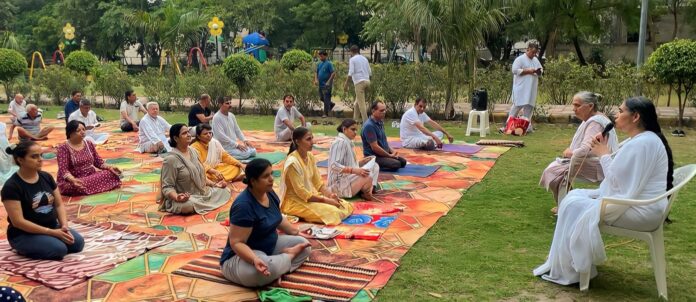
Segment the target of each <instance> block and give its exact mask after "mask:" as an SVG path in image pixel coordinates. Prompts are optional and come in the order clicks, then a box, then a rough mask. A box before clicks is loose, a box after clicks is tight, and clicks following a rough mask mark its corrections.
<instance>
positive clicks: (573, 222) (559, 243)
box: [533, 97, 674, 285]
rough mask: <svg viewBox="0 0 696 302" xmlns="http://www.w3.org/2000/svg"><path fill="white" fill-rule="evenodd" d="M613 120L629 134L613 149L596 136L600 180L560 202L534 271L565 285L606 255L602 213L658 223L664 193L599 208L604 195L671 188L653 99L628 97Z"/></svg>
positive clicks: (623, 223) (619, 220)
mask: <svg viewBox="0 0 696 302" xmlns="http://www.w3.org/2000/svg"><path fill="white" fill-rule="evenodd" d="M615 123H616V128H617V129H619V130H620V131H622V132H624V133H626V134H627V135H628V136H629V139H627V140H626V141H624V142H623V143H622V144H621V146H620V147H619V149H618V151H616V152H615V153H611V152H610V150H609V146H608V143H607V139H606V138H604V137H602V136H601V135H598V136H597V138H595V141H594V142H593V146H592V151H591V152H592V154H594V155H595V156H598V157H599V158H600V163H601V166H602V170H603V171H604V180H603V181H602V184H601V185H600V186H599V189H596V190H587V189H577V190H573V191H570V193H569V194H568V196H566V197H565V198H564V199H563V201H562V202H561V204H560V207H559V211H558V221H557V222H556V230H555V232H554V235H553V241H552V243H551V249H550V251H549V256H548V258H547V260H546V262H545V263H544V264H542V265H541V266H539V267H537V268H536V269H534V271H533V273H534V275H536V276H542V278H543V279H544V280H547V281H550V282H554V283H558V284H561V285H569V284H573V283H577V282H579V281H580V274H581V273H589V274H590V277H594V276H596V275H597V270H596V269H595V265H597V264H601V263H602V262H604V260H605V259H606V254H605V253H604V242H603V241H602V236H601V234H600V231H599V223H600V218H601V220H602V221H603V222H602V223H606V224H609V225H613V226H617V227H622V228H627V229H632V230H636V231H649V230H654V229H655V228H657V227H658V226H659V225H660V224H661V223H662V215H663V213H664V211H665V209H666V207H667V198H664V199H663V200H661V201H659V202H657V203H653V204H650V205H646V206H624V205H609V206H607V207H606V209H605V211H604V212H601V205H602V202H601V200H602V198H604V197H611V198H622V199H651V198H654V197H656V196H659V195H660V194H663V193H664V192H665V191H667V190H669V189H671V188H672V181H673V176H672V173H673V167H674V163H673V161H672V151H671V149H670V147H669V144H667V140H666V139H665V137H664V135H662V131H661V129H660V125H659V124H658V122H657V113H656V111H655V106H654V105H653V104H652V102H651V101H650V100H648V99H646V98H644V97H635V98H629V99H627V100H626V101H624V103H623V104H622V105H621V106H620V107H619V113H618V115H617V117H616V121H615ZM600 215H601V216H600Z"/></svg>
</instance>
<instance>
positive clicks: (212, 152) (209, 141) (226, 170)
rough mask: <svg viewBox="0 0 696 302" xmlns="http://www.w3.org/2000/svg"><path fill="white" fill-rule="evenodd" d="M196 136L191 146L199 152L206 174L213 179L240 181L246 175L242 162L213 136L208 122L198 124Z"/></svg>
mask: <svg viewBox="0 0 696 302" xmlns="http://www.w3.org/2000/svg"><path fill="white" fill-rule="evenodd" d="M194 129H195V133H196V138H195V139H194V140H193V144H191V148H193V150H196V152H197V153H198V154H197V155H198V159H199V160H200V161H201V164H203V169H204V170H205V175H206V176H207V177H208V179H210V180H212V181H220V180H225V181H227V182H235V181H240V180H242V178H243V177H244V173H242V163H240V162H239V161H238V160H236V159H235V158H234V157H232V156H231V155H229V154H227V152H225V149H223V147H222V145H221V144H220V142H218V141H217V139H215V138H213V132H212V131H211V127H210V125H208V124H198V126H196V127H195V128H194Z"/></svg>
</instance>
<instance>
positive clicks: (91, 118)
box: [68, 99, 109, 145]
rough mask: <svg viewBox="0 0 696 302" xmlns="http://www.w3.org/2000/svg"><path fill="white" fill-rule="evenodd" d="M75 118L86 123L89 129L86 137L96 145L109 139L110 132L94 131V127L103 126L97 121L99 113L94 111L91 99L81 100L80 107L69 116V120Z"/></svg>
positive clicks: (86, 127)
mask: <svg viewBox="0 0 696 302" xmlns="http://www.w3.org/2000/svg"><path fill="white" fill-rule="evenodd" d="M74 120H77V121H80V122H82V123H83V124H85V130H87V133H86V134H87V135H86V136H85V139H86V140H89V141H91V142H92V143H94V144H95V145H101V144H103V143H105V142H106V141H107V140H108V139H109V134H108V133H97V132H95V131H94V129H95V128H97V127H99V126H101V124H99V121H97V114H96V113H95V112H94V111H92V103H91V102H90V101H89V100H87V99H81V100H80V109H79V110H77V111H75V112H73V113H71V114H70V116H69V117H68V122H70V121H74Z"/></svg>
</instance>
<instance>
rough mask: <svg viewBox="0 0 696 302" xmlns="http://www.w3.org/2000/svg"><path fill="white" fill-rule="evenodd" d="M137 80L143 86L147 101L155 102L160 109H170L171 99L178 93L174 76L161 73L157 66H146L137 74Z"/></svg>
mask: <svg viewBox="0 0 696 302" xmlns="http://www.w3.org/2000/svg"><path fill="white" fill-rule="evenodd" d="M138 82H140V84H141V85H142V86H143V87H144V88H145V91H144V92H145V95H146V96H147V100H148V101H149V102H157V104H159V106H160V110H163V111H171V110H172V101H173V100H174V99H175V98H176V97H177V95H178V94H179V91H178V85H177V79H176V77H174V76H173V75H161V74H160V73H159V70H158V69H157V68H148V69H147V70H145V71H144V72H143V73H141V74H140V75H139V76H138Z"/></svg>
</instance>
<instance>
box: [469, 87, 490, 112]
mask: <svg viewBox="0 0 696 302" xmlns="http://www.w3.org/2000/svg"><path fill="white" fill-rule="evenodd" d="M471 109H473V110H476V111H485V110H487V109H488V91H486V88H479V89H476V90H474V92H473V93H472V94H471Z"/></svg>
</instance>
